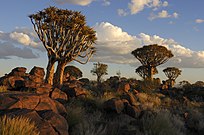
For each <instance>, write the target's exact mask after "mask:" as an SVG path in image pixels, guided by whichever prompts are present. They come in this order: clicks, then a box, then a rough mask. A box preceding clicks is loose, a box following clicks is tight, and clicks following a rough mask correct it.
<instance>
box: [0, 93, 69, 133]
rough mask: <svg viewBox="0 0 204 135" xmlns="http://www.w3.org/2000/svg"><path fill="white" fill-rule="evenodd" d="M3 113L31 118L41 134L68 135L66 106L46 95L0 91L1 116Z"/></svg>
mask: <svg viewBox="0 0 204 135" xmlns="http://www.w3.org/2000/svg"><path fill="white" fill-rule="evenodd" d="M3 115H7V116H8V117H15V116H22V117H27V118H29V119H30V120H31V121H33V122H34V123H35V124H36V126H37V128H38V130H39V132H40V135H48V134H49V135H68V123H67V121H66V119H65V117H66V115H67V112H66V109H65V107H64V106H63V105H62V104H61V103H60V102H58V101H57V100H53V99H51V98H50V97H48V96H45V95H40V94H36V93H28V92H18V91H11V92H5V93H0V116H3Z"/></svg>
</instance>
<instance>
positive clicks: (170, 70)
mask: <svg viewBox="0 0 204 135" xmlns="http://www.w3.org/2000/svg"><path fill="white" fill-rule="evenodd" d="M163 72H164V73H165V75H166V76H167V77H168V78H169V79H170V80H176V78H177V77H178V76H179V75H181V72H182V71H181V70H179V69H178V68H176V67H167V68H165V69H164V70H163Z"/></svg>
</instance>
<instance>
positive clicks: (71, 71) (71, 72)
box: [63, 66, 83, 81]
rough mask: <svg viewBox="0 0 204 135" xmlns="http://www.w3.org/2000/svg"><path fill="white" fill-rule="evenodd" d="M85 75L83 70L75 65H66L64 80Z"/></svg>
mask: <svg viewBox="0 0 204 135" xmlns="http://www.w3.org/2000/svg"><path fill="white" fill-rule="evenodd" d="M82 76H83V73H82V72H81V70H80V69H79V68H77V67H75V66H66V67H65V69H64V79H63V80H64V81H70V80H72V79H73V78H74V79H78V78H81V77H82Z"/></svg>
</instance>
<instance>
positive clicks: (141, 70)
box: [135, 66, 158, 80]
mask: <svg viewBox="0 0 204 135" xmlns="http://www.w3.org/2000/svg"><path fill="white" fill-rule="evenodd" d="M135 72H136V73H137V74H138V75H139V76H140V77H142V78H143V80H145V79H146V78H148V68H147V67H146V66H139V67H138V68H137V69H136V70H135ZM152 73H153V75H155V74H158V70H157V68H156V67H154V68H153V71H152Z"/></svg>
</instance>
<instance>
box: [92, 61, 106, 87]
mask: <svg viewBox="0 0 204 135" xmlns="http://www.w3.org/2000/svg"><path fill="white" fill-rule="evenodd" d="M107 69H108V65H106V64H103V63H100V62H98V63H94V68H93V69H92V70H91V73H92V74H93V75H96V76H97V83H98V84H100V83H101V81H102V77H103V76H104V75H107V74H108V71H107Z"/></svg>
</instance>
